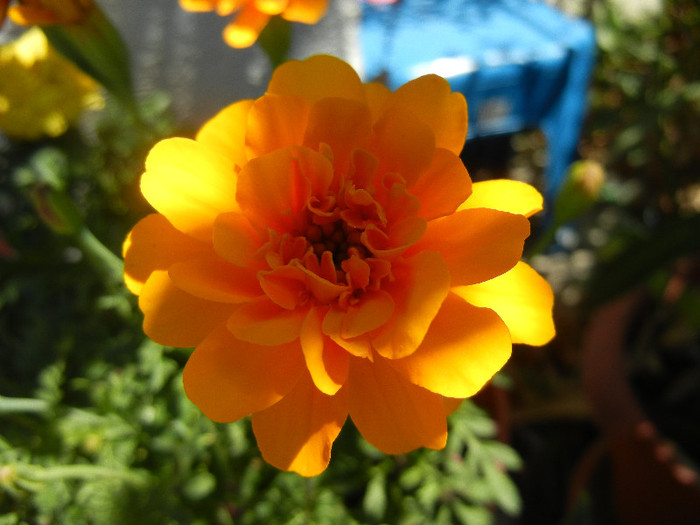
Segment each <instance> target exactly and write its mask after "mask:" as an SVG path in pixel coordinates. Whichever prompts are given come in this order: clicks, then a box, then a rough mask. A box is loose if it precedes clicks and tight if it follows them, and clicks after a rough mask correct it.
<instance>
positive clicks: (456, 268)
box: [409, 208, 530, 286]
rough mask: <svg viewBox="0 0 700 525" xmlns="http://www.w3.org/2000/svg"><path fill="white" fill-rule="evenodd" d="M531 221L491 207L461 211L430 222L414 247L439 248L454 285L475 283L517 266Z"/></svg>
mask: <svg viewBox="0 0 700 525" xmlns="http://www.w3.org/2000/svg"><path fill="white" fill-rule="evenodd" d="M529 234H530V223H529V221H528V220H527V219H526V218H525V217H523V216H522V215H515V214H512V213H506V212H502V211H499V210H492V209H488V208H475V209H469V210H462V211H458V212H456V213H454V214H452V215H448V216H447V217H441V218H439V219H435V220H433V221H430V222H428V229H427V230H426V232H425V235H423V237H422V238H421V240H420V241H418V242H417V243H416V245H415V247H412V248H411V249H410V250H409V251H413V250H414V249H415V250H437V251H439V252H440V253H441V254H442V256H443V258H444V259H445V262H446V263H447V266H448V267H449V269H450V273H451V275H452V286H459V285H467V284H476V283H480V282H483V281H488V280H489V279H493V278H494V277H496V276H498V275H501V274H503V273H505V272H507V271H508V270H510V269H511V268H512V267H513V266H515V265H516V263H517V262H518V260H519V259H520V257H521V255H522V253H523V244H524V242H525V239H526V238H527V236H528V235H529Z"/></svg>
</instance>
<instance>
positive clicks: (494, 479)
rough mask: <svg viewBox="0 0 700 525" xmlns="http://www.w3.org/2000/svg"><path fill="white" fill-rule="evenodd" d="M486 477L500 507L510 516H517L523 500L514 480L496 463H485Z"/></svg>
mask: <svg viewBox="0 0 700 525" xmlns="http://www.w3.org/2000/svg"><path fill="white" fill-rule="evenodd" d="M484 477H485V478H486V481H487V483H488V484H489V485H490V486H491V492H492V494H493V496H494V500H495V502H496V504H497V505H498V506H499V507H500V509H501V510H503V511H504V512H505V513H506V514H508V515H509V516H516V515H517V514H518V513H519V512H520V508H521V501H520V494H519V493H518V489H517V488H516V486H515V483H513V480H511V479H510V477H509V476H508V474H506V473H505V472H503V471H502V470H501V469H500V468H498V467H497V466H496V465H495V464H485V465H484Z"/></svg>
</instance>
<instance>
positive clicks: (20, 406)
mask: <svg viewBox="0 0 700 525" xmlns="http://www.w3.org/2000/svg"><path fill="white" fill-rule="evenodd" d="M48 410H49V404H48V403H47V402H46V401H43V400H41V399H32V398H26V397H5V396H0V415H3V414H17V413H27V414H41V415H44V414H46V413H47V412H48Z"/></svg>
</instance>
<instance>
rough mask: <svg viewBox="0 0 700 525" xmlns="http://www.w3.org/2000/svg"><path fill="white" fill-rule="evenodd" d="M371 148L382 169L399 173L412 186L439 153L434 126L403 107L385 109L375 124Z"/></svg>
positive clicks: (384, 171) (382, 170)
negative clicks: (432, 129) (431, 126)
mask: <svg viewBox="0 0 700 525" xmlns="http://www.w3.org/2000/svg"><path fill="white" fill-rule="evenodd" d="M370 151H372V153H374V154H375V155H376V156H377V158H378V159H379V170H380V172H381V173H397V174H398V175H400V176H401V177H403V178H404V179H405V181H406V186H407V187H409V188H410V187H411V186H412V185H413V184H414V183H415V181H416V180H418V177H419V176H420V174H421V173H423V172H424V171H425V170H426V169H428V167H429V166H430V164H431V162H432V159H433V155H434V154H435V138H434V136H433V132H432V131H431V129H430V128H429V127H428V126H427V125H426V124H425V123H423V122H421V121H420V120H419V119H418V118H416V117H415V116H414V115H413V114H412V113H410V112H408V111H405V110H403V109H402V108H400V107H399V108H394V109H393V110H389V111H385V112H384V114H383V115H382V117H381V118H380V119H379V121H378V122H377V123H376V124H375V125H374V136H373V138H372V144H371V146H370Z"/></svg>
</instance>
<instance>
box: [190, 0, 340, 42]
mask: <svg viewBox="0 0 700 525" xmlns="http://www.w3.org/2000/svg"><path fill="white" fill-rule="evenodd" d="M180 5H181V6H182V8H183V9H185V10H187V11H216V12H217V13H218V14H219V15H221V16H228V15H232V14H234V13H235V17H234V18H233V20H232V21H231V23H230V24H228V25H227V26H226V29H224V40H225V41H226V43H227V44H228V45H230V46H231V47H236V48H244V47H250V46H252V45H253V44H254V43H255V41H256V40H257V39H258V35H260V32H261V31H262V30H263V28H264V27H265V26H266V25H267V22H268V21H269V20H270V17H272V16H275V15H280V16H281V17H282V18H284V19H285V20H288V21H290V22H301V23H303V24H315V23H316V22H318V21H319V20H320V19H321V18H322V17H323V15H324V14H325V13H326V8H327V7H328V0H180Z"/></svg>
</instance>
